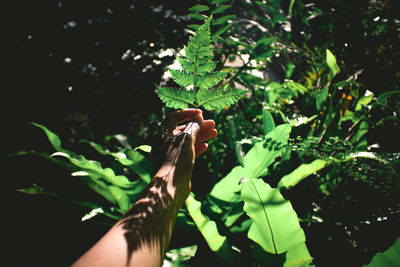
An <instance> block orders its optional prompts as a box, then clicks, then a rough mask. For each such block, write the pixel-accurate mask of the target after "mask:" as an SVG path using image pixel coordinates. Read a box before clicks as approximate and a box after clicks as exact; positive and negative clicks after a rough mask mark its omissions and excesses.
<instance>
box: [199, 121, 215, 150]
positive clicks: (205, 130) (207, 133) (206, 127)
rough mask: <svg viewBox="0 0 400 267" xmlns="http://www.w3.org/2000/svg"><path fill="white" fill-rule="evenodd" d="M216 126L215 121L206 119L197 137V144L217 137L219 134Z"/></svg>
mask: <svg viewBox="0 0 400 267" xmlns="http://www.w3.org/2000/svg"><path fill="white" fill-rule="evenodd" d="M214 127H215V122H214V121H212V120H206V121H204V122H203V125H202V127H201V128H200V132H199V135H198V136H197V139H196V145H197V144H200V143H204V142H207V141H208V140H210V139H212V138H215V137H216V136H217V135H218V132H217V130H216V129H214Z"/></svg>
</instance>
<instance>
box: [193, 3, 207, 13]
mask: <svg viewBox="0 0 400 267" xmlns="http://www.w3.org/2000/svg"><path fill="white" fill-rule="evenodd" d="M209 9H210V8H209V7H208V6H205V5H197V6H192V7H190V8H188V10H189V11H190V12H203V11H207V10H209Z"/></svg>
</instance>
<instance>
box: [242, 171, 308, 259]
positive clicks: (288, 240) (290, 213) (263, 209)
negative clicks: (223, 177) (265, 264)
mask: <svg viewBox="0 0 400 267" xmlns="http://www.w3.org/2000/svg"><path fill="white" fill-rule="evenodd" d="M240 199H241V200H243V201H244V202H245V205H244V210H245V211H246V214H247V215H248V216H249V217H250V218H251V219H252V220H253V224H252V225H251V227H250V229H249V232H248V237H249V238H250V239H252V240H253V241H255V242H256V243H257V244H259V245H260V246H261V247H262V248H263V249H264V250H265V251H267V252H269V253H273V254H281V253H284V252H286V251H288V250H289V249H290V248H291V247H293V246H295V245H297V244H302V243H304V242H305V235H304V232H303V230H302V229H301V227H300V224H299V220H298V218H297V215H296V212H295V211H294V210H293V207H292V205H291V204H290V201H287V200H285V199H284V198H283V197H282V195H281V194H280V193H279V191H278V190H277V189H272V188H271V187H270V186H269V185H268V184H267V183H265V182H264V181H262V180H261V179H258V180H250V181H249V182H247V183H246V184H245V185H244V187H243V189H242V192H241V195H240ZM282 222H284V223H282Z"/></svg>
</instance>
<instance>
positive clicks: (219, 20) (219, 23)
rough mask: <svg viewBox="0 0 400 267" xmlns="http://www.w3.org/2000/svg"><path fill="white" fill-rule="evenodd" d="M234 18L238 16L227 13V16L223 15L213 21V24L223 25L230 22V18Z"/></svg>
mask: <svg viewBox="0 0 400 267" xmlns="http://www.w3.org/2000/svg"><path fill="white" fill-rule="evenodd" d="M234 18H236V15H226V16H223V17H220V18H218V19H216V20H214V21H213V22H212V25H214V26H215V25H221V24H224V23H226V22H228V20H232V19H234Z"/></svg>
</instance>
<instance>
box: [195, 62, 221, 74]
mask: <svg viewBox="0 0 400 267" xmlns="http://www.w3.org/2000/svg"><path fill="white" fill-rule="evenodd" d="M216 66H217V62H215V61H208V62H206V63H204V64H201V65H200V63H199V65H198V66H197V70H196V71H197V73H198V74H199V75H204V74H206V73H209V72H211V71H213V70H214V69H215V67H216Z"/></svg>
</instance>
